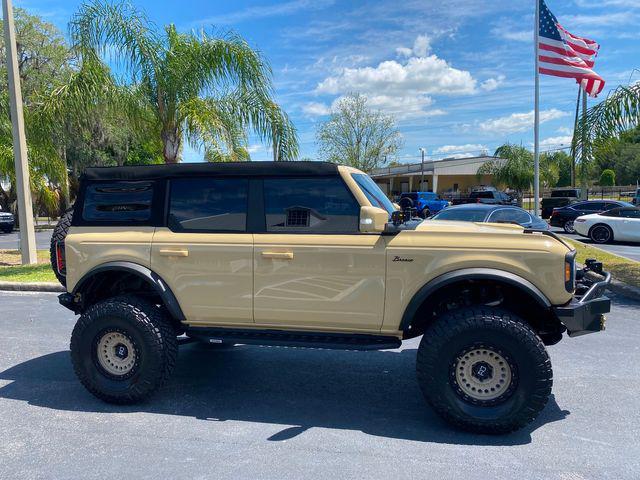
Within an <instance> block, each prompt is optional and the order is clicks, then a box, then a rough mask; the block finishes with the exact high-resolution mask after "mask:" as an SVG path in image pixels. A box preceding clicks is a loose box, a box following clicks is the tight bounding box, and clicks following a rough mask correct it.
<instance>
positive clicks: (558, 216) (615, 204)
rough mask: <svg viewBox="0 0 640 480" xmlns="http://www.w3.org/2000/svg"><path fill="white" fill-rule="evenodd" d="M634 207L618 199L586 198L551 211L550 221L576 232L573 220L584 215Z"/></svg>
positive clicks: (553, 224) (554, 225)
mask: <svg viewBox="0 0 640 480" xmlns="http://www.w3.org/2000/svg"><path fill="white" fill-rule="evenodd" d="M620 207H633V205H631V204H630V203H628V202H621V201H617V200H586V201H584V202H576V203H572V204H571V205H567V206H565V207H561V208H554V209H553V212H551V218H550V219H549V223H550V224H551V226H553V227H561V228H563V229H564V231H565V232H567V233H575V229H574V228H573V222H574V220H575V219H576V218H578V217H580V216H582V215H589V214H591V213H600V212H606V211H607V210H611V209H612V208H620Z"/></svg>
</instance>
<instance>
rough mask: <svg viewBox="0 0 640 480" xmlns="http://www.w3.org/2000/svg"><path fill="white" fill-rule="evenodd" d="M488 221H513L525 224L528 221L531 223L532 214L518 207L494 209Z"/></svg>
mask: <svg viewBox="0 0 640 480" xmlns="http://www.w3.org/2000/svg"><path fill="white" fill-rule="evenodd" d="M487 221H488V222H513V223H517V224H518V225H524V224H527V223H531V221H532V220H531V215H529V214H528V213H527V212H525V211H524V210H520V209H517V208H501V209H499V210H494V211H493V212H492V213H491V215H489V218H488V219H487Z"/></svg>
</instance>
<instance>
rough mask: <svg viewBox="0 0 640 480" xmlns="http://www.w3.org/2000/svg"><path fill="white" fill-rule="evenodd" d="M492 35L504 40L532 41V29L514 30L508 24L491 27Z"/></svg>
mask: <svg viewBox="0 0 640 480" xmlns="http://www.w3.org/2000/svg"><path fill="white" fill-rule="evenodd" d="M491 33H492V34H493V36H495V37H498V38H502V39H504V40H510V41H512V42H531V43H533V31H532V30H528V29H524V30H516V29H513V30H512V29H511V28H510V27H508V26H499V27H495V28H493V29H491Z"/></svg>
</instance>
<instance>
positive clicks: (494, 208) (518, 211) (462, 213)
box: [431, 203, 549, 231]
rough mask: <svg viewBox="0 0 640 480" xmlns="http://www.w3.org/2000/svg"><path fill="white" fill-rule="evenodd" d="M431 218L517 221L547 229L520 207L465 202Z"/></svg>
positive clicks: (545, 224)
mask: <svg viewBox="0 0 640 480" xmlns="http://www.w3.org/2000/svg"><path fill="white" fill-rule="evenodd" d="M431 218H432V219H433V220H458V221H463V222H492V223H517V224H518V225H521V226H523V227H525V228H530V229H532V230H543V231H544V230H549V225H548V224H547V222H545V221H544V220H542V219H541V218H539V217H536V216H535V215H531V214H530V213H529V212H527V211H526V210H524V209H523V208H520V207H514V206H510V205H487V204H484V203H467V204H464V205H454V206H452V207H448V208H445V209H444V210H442V211H441V212H440V213H438V214H436V215H434V216H433V217H431Z"/></svg>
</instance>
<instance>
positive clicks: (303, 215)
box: [264, 177, 360, 233]
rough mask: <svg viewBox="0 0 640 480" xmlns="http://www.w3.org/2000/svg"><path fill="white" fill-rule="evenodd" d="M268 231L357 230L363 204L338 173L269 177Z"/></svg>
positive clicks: (266, 193)
mask: <svg viewBox="0 0 640 480" xmlns="http://www.w3.org/2000/svg"><path fill="white" fill-rule="evenodd" d="M264 209H265V217H266V219H265V220H266V227H267V231H268V232H283V233H294V232H302V233H314V232H321V233H355V232H357V231H358V221H359V218H360V206H359V205H358V203H357V202H356V200H355V199H354V198H353V196H352V195H351V193H350V192H349V191H348V190H347V187H346V186H345V185H344V183H343V182H342V179H340V178H338V177H330V178H322V177H320V178H318V177H316V178H296V179H290V178H287V179H280V178H273V179H265V180H264Z"/></svg>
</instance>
